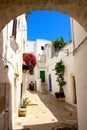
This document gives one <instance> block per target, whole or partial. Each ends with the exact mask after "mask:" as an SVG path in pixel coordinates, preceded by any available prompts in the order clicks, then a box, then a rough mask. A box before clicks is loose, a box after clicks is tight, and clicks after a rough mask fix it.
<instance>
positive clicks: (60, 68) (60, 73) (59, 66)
mask: <svg viewBox="0 0 87 130" xmlns="http://www.w3.org/2000/svg"><path fill="white" fill-rule="evenodd" d="M54 70H55V71H56V73H55V75H57V80H56V81H57V82H58V85H59V87H60V90H59V92H56V93H55V97H56V98H58V100H59V101H64V100H65V94H64V90H63V86H64V85H65V84H66V82H65V81H64V72H65V65H64V63H63V61H62V60H60V61H59V62H57V63H56V65H55V68H54Z"/></svg>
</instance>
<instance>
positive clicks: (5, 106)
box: [0, 32, 12, 130]
mask: <svg viewBox="0 0 87 130" xmlns="http://www.w3.org/2000/svg"><path fill="white" fill-rule="evenodd" d="M3 49H4V48H3V32H1V33H0V104H1V105H0V130H3V129H8V128H9V124H10V125H11V117H10V116H9V115H12V114H11V93H10V91H11V86H10V82H9V78H8V73H7V71H8V66H7V65H6V64H5V58H3V56H2V55H3ZM4 56H6V46H5V53H4ZM9 99H10V102H9Z"/></svg>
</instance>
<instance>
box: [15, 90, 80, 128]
mask: <svg viewBox="0 0 87 130" xmlns="http://www.w3.org/2000/svg"><path fill="white" fill-rule="evenodd" d="M26 96H27V97H28V98H29V100H30V101H31V103H30V105H29V106H28V107H27V115H26V117H16V118H15V119H14V128H13V130H77V129H78V121H77V108H76V106H73V105H70V104H68V103H65V102H59V101H57V99H56V98H55V97H54V95H52V94H50V93H39V92H31V91H27V92H26Z"/></svg>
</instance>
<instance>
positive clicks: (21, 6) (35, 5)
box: [0, 0, 87, 31]
mask: <svg viewBox="0 0 87 130" xmlns="http://www.w3.org/2000/svg"><path fill="white" fill-rule="evenodd" d="M86 5H87V0H14V1H13V0H0V30H2V29H3V27H4V26H5V25H6V24H7V23H8V22H9V21H10V20H11V19H13V18H15V17H17V16H19V15H21V14H23V13H27V12H30V11H33V10H54V11H59V12H62V13H64V14H68V15H70V16H71V17H73V18H74V19H75V20H77V21H78V23H79V24H81V26H82V27H83V28H84V30H85V31H87V7H86Z"/></svg>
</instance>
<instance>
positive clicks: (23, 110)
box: [18, 108, 26, 117]
mask: <svg viewBox="0 0 87 130" xmlns="http://www.w3.org/2000/svg"><path fill="white" fill-rule="evenodd" d="M18 116H19V117H25V116H26V108H19V109H18Z"/></svg>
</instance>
